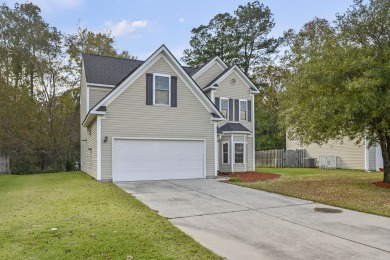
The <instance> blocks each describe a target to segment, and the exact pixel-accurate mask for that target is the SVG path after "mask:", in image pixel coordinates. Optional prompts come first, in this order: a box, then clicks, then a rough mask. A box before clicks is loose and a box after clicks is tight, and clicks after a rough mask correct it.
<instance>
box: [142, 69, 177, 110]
mask: <svg viewBox="0 0 390 260" xmlns="http://www.w3.org/2000/svg"><path fill="white" fill-rule="evenodd" d="M170 94H171V107H177V77H175V76H171V93H170ZM146 105H153V74H151V73H146Z"/></svg>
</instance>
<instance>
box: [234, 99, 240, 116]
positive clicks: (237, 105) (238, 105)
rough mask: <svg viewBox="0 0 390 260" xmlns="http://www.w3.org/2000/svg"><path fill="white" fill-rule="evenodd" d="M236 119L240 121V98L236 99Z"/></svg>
mask: <svg viewBox="0 0 390 260" xmlns="http://www.w3.org/2000/svg"><path fill="white" fill-rule="evenodd" d="M234 120H236V121H240V100H238V99H235V100H234Z"/></svg>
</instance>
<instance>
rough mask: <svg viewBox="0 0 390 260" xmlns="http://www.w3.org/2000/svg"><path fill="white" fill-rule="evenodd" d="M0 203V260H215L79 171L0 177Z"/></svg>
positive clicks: (168, 225) (111, 188) (125, 197)
mask: <svg viewBox="0 0 390 260" xmlns="http://www.w3.org/2000/svg"><path fill="white" fill-rule="evenodd" d="M0 198H1V202H0V223H1V225H0V259H219V257H218V256H216V255H215V254H213V253H212V252H211V251H209V250H207V249H205V248H204V247H202V246H201V245H200V244H198V243H197V242H195V241H194V240H193V239H192V238H190V237H189V236H187V235H185V234H184V233H183V232H181V231H180V230H178V229H177V228H176V227H174V226H173V225H172V224H171V223H170V222H169V221H167V220H166V219H164V218H162V217H160V216H158V215H157V213H156V212H154V211H153V210H151V209H149V208H148V207H146V206H145V205H143V204H142V203H141V202H139V201H138V200H136V199H135V198H134V197H132V196H131V195H129V194H126V193H125V192H123V191H122V190H120V189H119V188H117V187H116V186H115V185H113V184H111V183H98V182H96V181H94V180H92V179H91V178H90V177H88V176H87V175H85V174H83V173H80V172H74V173H52V174H36V175H1V176H0ZM52 229H53V230H52Z"/></svg>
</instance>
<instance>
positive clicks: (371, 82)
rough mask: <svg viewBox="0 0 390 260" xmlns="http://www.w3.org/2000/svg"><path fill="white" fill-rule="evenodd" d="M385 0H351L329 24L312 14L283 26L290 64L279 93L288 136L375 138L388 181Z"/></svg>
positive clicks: (389, 73)
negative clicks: (296, 27)
mask: <svg viewBox="0 0 390 260" xmlns="http://www.w3.org/2000/svg"><path fill="white" fill-rule="evenodd" d="M389 28H390V1H388V0H370V1H367V2H366V1H362V0H355V1H354V4H353V5H352V6H351V8H350V9H348V10H347V11H346V13H345V14H342V15H338V16H337V20H336V21H335V25H334V26H331V25H330V24H329V23H328V22H327V21H326V20H321V19H315V20H313V21H311V22H309V23H307V24H306V25H305V26H304V28H303V29H302V30H301V31H300V32H299V33H294V32H291V31H290V32H289V34H288V38H287V39H288V40H287V42H288V43H289V44H290V47H291V51H290V53H289V55H288V56H287V57H286V61H287V62H288V65H289V67H290V70H291V77H290V78H289V80H288V81H287V84H286V91H285V92H284V93H283V95H282V99H281V109H282V113H281V116H282V118H283V122H284V124H285V126H286V127H287V128H288V130H289V133H288V134H289V137H290V138H294V139H298V140H299V141H301V143H303V144H309V143H317V144H323V143H325V142H327V141H329V140H330V139H336V140H342V139H343V138H345V137H347V138H349V139H351V140H356V141H357V142H360V141H362V140H369V142H370V144H374V143H379V144H380V146H381V148H382V156H383V162H384V171H385V173H384V182H386V183H390V113H389V111H390V30H389Z"/></svg>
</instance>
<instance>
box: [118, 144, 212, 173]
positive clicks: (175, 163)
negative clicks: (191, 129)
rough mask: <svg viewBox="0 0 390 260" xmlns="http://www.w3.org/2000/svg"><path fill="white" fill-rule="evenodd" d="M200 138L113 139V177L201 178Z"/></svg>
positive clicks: (201, 151)
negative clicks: (190, 139)
mask: <svg viewBox="0 0 390 260" xmlns="http://www.w3.org/2000/svg"><path fill="white" fill-rule="evenodd" d="M204 145H205V144H204V141H188V140H125V139H117V140H115V141H114V160H113V164H114V165H113V166H114V167H113V170H114V172H113V180H114V181H132V180H164V179H190V178H191V179H192V178H204V158H205V157H204Z"/></svg>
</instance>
